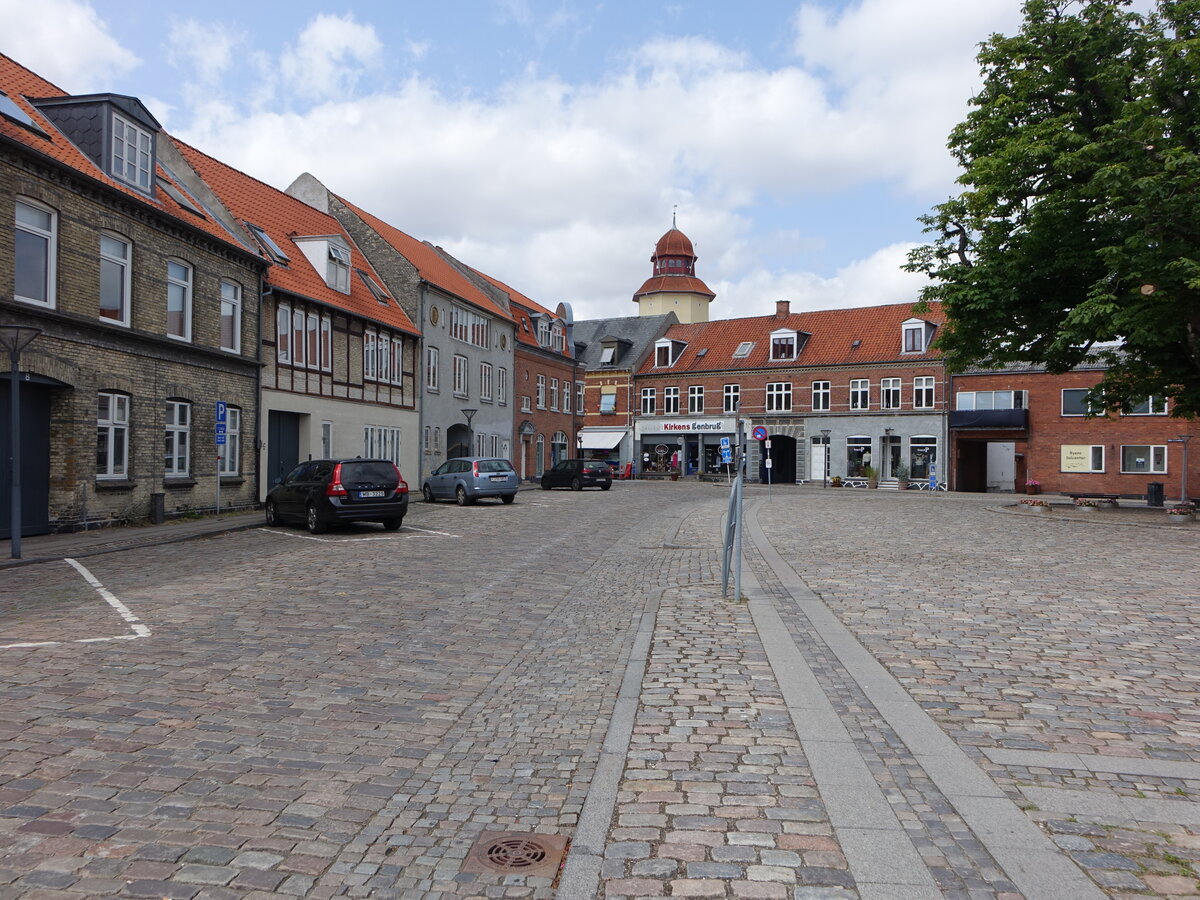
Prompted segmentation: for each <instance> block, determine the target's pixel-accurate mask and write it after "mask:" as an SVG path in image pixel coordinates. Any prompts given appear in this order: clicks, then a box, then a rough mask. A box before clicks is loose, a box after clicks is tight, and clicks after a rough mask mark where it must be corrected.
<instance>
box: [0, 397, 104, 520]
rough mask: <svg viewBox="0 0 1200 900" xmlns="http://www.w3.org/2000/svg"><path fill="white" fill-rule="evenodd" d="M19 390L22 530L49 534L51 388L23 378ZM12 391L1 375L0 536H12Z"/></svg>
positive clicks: (89, 463) (90, 464)
mask: <svg viewBox="0 0 1200 900" xmlns="http://www.w3.org/2000/svg"><path fill="white" fill-rule="evenodd" d="M20 390H21V397H20V404H21V478H20V481H21V534H22V536H24V535H29V534H46V533H47V532H48V531H49V530H50V388H49V387H47V386H46V385H44V384H37V383H36V382H29V381H21V382H20ZM11 392H12V387H11V385H10V379H9V378H2V379H0V443H2V444H3V446H0V538H11V537H12V450H11V447H10V444H9V442H10V440H11V439H12V436H11V435H10V434H9V431H10V424H9V423H10V422H11V421H12V406H11ZM93 412H94V410H93ZM86 465H89V466H92V465H94V463H91V462H88V463H86ZM93 471H94V470H93Z"/></svg>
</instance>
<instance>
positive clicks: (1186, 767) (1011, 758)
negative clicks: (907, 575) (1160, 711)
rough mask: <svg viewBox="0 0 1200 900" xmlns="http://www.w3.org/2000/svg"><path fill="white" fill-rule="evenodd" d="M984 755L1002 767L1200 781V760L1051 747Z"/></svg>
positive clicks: (986, 749)
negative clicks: (1199, 761) (1055, 748)
mask: <svg viewBox="0 0 1200 900" xmlns="http://www.w3.org/2000/svg"><path fill="white" fill-rule="evenodd" d="M983 754H984V756H986V757H987V758H988V759H990V760H991V761H992V762H994V763H997V764H999V765H1002V766H1021V767H1025V768H1028V767H1034V766H1036V767H1042V768H1047V769H1070V770H1072V771H1079V772H1114V773H1116V774H1119V775H1150V776H1157V777H1161V778H1178V779H1186V780H1190V781H1200V763H1194V762H1184V761H1179V760H1171V759H1145V758H1142V757H1137V756H1101V755H1100V754H1098V753H1056V752H1054V751H1052V750H1010V749H1008V748H1005V747H984V748H983Z"/></svg>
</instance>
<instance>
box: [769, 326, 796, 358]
mask: <svg viewBox="0 0 1200 900" xmlns="http://www.w3.org/2000/svg"><path fill="white" fill-rule="evenodd" d="M795 358H796V332H794V331H776V332H772V334H771V359H772V360H786V359H795Z"/></svg>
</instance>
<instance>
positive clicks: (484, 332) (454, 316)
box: [450, 306, 492, 350]
mask: <svg viewBox="0 0 1200 900" xmlns="http://www.w3.org/2000/svg"><path fill="white" fill-rule="evenodd" d="M450 337H452V338H454V339H455V340H458V341H463V342H465V343H468V344H474V345H475V346H476V347H483V348H484V349H485V350H486V349H488V348H490V347H491V345H492V320H491V319H489V318H488V317H487V316H481V315H479V314H478V313H474V312H470V311H468V310H465V309H462V308H460V307H457V306H452V307H450Z"/></svg>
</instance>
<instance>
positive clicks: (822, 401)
mask: <svg viewBox="0 0 1200 900" xmlns="http://www.w3.org/2000/svg"><path fill="white" fill-rule="evenodd" d="M829 398H830V388H829V382H828V381H814V382H813V383H812V408H813V412H821V411H823V410H824V411H828V409H829Z"/></svg>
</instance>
